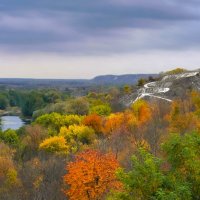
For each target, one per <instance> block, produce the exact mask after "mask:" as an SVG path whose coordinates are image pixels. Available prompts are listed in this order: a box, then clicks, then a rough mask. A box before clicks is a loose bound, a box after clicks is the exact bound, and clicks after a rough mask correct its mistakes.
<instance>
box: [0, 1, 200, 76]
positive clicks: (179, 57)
mask: <svg viewBox="0 0 200 200" xmlns="http://www.w3.org/2000/svg"><path fill="white" fill-rule="evenodd" d="M174 67H183V68H188V69H196V68H200V1H199V0H99V1H97V0H57V1H56V0H1V1H0V71H1V73H0V77H18V78H19V77H32V78H91V77H93V76H96V75H100V74H127V73H156V72H161V71H165V70H169V69H172V68H174Z"/></svg>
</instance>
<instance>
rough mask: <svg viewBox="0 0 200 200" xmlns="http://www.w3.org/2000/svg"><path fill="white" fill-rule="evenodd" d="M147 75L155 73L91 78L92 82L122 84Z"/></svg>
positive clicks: (132, 82) (133, 82) (135, 80)
mask: <svg viewBox="0 0 200 200" xmlns="http://www.w3.org/2000/svg"><path fill="white" fill-rule="evenodd" d="M149 76H153V77H154V76H156V74H125V75H104V76H97V77H95V78H93V79H92V80H91V82H92V83H94V84H98V85H99V84H103V85H104V84H109V85H123V84H135V83H137V81H138V80H139V79H141V78H148V77H149Z"/></svg>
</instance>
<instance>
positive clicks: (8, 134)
mask: <svg viewBox="0 0 200 200" xmlns="http://www.w3.org/2000/svg"><path fill="white" fill-rule="evenodd" d="M0 139H1V140H3V141H4V142H5V143H6V144H9V145H11V146H17V145H18V144H19V136H18V135H17V133H16V131H14V130H12V129H8V130H6V131H4V132H1V134H0Z"/></svg>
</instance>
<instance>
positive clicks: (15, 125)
mask: <svg viewBox="0 0 200 200" xmlns="http://www.w3.org/2000/svg"><path fill="white" fill-rule="evenodd" d="M24 124H25V122H23V121H22V119H21V118H20V117H18V116H2V117H1V129H2V131H5V130H7V129H13V130H17V129H19V128H20V127H22V126H23V125H24Z"/></svg>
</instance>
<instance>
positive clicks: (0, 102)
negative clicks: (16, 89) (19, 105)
mask: <svg viewBox="0 0 200 200" xmlns="http://www.w3.org/2000/svg"><path fill="white" fill-rule="evenodd" d="M7 106H8V98H7V97H6V96H5V95H3V94H0V109H1V110H5V109H6V107H7Z"/></svg>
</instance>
